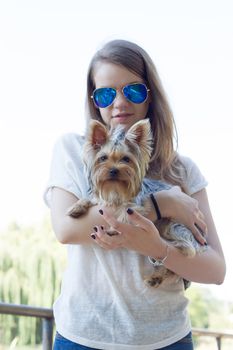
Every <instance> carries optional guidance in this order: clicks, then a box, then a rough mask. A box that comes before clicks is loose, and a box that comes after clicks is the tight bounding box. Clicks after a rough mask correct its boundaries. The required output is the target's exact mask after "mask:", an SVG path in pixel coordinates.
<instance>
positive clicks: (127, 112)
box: [94, 62, 149, 129]
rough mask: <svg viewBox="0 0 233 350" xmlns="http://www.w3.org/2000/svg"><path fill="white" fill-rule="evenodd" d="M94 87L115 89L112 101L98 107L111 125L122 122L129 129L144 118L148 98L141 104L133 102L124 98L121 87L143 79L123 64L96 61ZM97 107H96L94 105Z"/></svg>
mask: <svg viewBox="0 0 233 350" xmlns="http://www.w3.org/2000/svg"><path fill="white" fill-rule="evenodd" d="M94 83H95V88H96V89H97V88H101V87H112V88H115V89H116V90H117V96H116V99H115V100H114V102H113V103H112V104H111V105H110V106H108V107H106V108H99V111H100V114H101V117H102V119H103V121H104V122H105V123H106V124H107V125H109V126H112V127H115V126H116V125H118V124H122V125H124V126H125V128H126V129H129V128H130V126H132V125H133V124H134V123H136V122H137V121H139V120H141V119H144V118H145V117H146V115H147V111H148V107H149V98H147V100H146V101H145V102H143V103H141V104H135V103H133V102H130V101H129V100H127V99H126V98H125V96H124V95H123V93H122V88H123V87H124V86H125V85H128V84H132V83H144V81H143V79H142V78H140V77H139V76H138V75H136V74H134V73H132V72H131V71H129V70H128V69H126V68H125V67H123V66H118V65H116V64H113V63H107V62H98V63H97V64H96V66H95V69H94ZM96 108H97V107H96Z"/></svg>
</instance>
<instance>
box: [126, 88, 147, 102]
mask: <svg viewBox="0 0 233 350" xmlns="http://www.w3.org/2000/svg"><path fill="white" fill-rule="evenodd" d="M123 93H124V95H125V97H126V98H127V99H128V100H129V101H131V102H133V103H138V104H139V103H142V102H144V101H145V100H146V98H147V88H146V86H145V85H144V84H131V85H126V86H125V87H124V89H123Z"/></svg>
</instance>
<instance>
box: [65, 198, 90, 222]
mask: <svg viewBox="0 0 233 350" xmlns="http://www.w3.org/2000/svg"><path fill="white" fill-rule="evenodd" d="M92 205H93V204H92V202H91V201H90V200H88V199H80V200H79V201H77V202H76V203H75V204H74V205H73V206H72V207H70V208H69V209H68V210H67V213H66V214H67V215H69V216H71V217H73V218H78V217H80V216H82V215H84V214H86V212H87V210H88V208H90V207H91V206H92Z"/></svg>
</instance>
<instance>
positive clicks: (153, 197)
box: [150, 193, 162, 220]
mask: <svg viewBox="0 0 233 350" xmlns="http://www.w3.org/2000/svg"><path fill="white" fill-rule="evenodd" d="M150 199H151V201H152V203H153V206H154V208H155V211H156V215H157V220H160V219H162V215H161V212H160V210H159V206H158V203H157V201H156V199H155V196H154V195H153V193H151V194H150Z"/></svg>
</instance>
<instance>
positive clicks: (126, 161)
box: [121, 156, 130, 163]
mask: <svg viewBox="0 0 233 350" xmlns="http://www.w3.org/2000/svg"><path fill="white" fill-rule="evenodd" d="M121 160H122V162H125V163H129V162H130V158H129V157H127V156H124V157H123V158H121Z"/></svg>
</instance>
